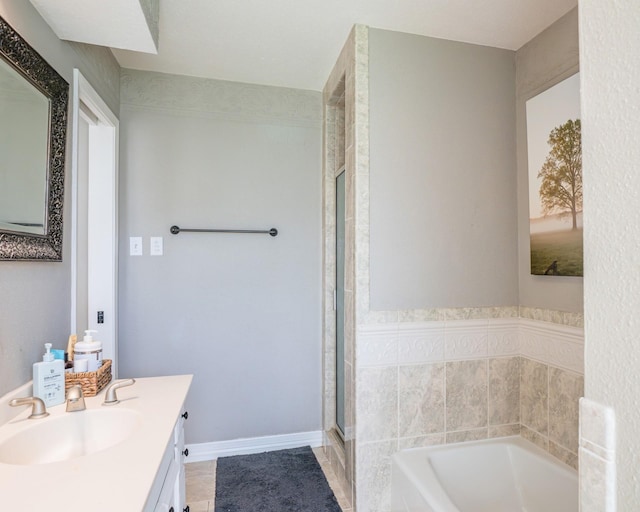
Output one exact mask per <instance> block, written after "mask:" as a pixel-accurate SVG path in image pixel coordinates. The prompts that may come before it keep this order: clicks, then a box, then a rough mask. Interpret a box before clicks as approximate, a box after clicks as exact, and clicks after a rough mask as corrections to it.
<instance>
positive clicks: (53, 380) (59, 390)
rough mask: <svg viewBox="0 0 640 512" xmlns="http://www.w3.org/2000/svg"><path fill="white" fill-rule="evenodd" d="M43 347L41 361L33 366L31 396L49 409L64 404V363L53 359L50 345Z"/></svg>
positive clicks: (46, 344)
mask: <svg viewBox="0 0 640 512" xmlns="http://www.w3.org/2000/svg"><path fill="white" fill-rule="evenodd" d="M44 346H45V348H46V349H47V352H46V353H45V354H44V356H42V361H41V362H39V363H34V365H33V395H34V396H37V397H38V398H41V399H42V400H43V401H44V404H45V405H46V406H47V407H51V406H53V405H59V404H61V403H63V402H64V391H65V390H64V361H63V360H61V359H54V358H53V354H52V353H51V343H45V344H44Z"/></svg>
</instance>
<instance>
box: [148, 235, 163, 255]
mask: <svg viewBox="0 0 640 512" xmlns="http://www.w3.org/2000/svg"><path fill="white" fill-rule="evenodd" d="M149 254H150V255H151V256H162V237H161V236H152V237H150V238H149Z"/></svg>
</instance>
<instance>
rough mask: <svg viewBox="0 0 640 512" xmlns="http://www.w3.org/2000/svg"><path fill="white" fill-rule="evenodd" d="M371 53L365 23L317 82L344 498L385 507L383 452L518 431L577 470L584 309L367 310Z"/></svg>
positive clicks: (334, 458) (328, 371)
mask: <svg viewBox="0 0 640 512" xmlns="http://www.w3.org/2000/svg"><path fill="white" fill-rule="evenodd" d="M368 55H369V50H368V31H367V27H364V26H355V27H354V29H353V31H352V32H351V34H350V36H349V39H348V41H347V42H346V44H345V46H344V48H343V50H342V53H341V55H340V57H339V58H338V61H337V63H336V65H335V67H334V69H333V71H332V73H331V75H330V77H329V80H328V81H327V85H326V87H325V90H324V105H325V120H324V126H325V131H324V137H325V152H324V167H323V169H324V173H323V183H324V185H323V191H324V218H323V223H324V226H323V233H324V262H323V263H324V294H325V295H324V325H323V328H324V347H325V348H324V350H325V352H324V356H325V357H324V375H325V400H324V422H325V423H324V427H325V432H326V438H325V445H326V452H327V455H328V458H329V460H330V462H331V464H332V467H333V468H334V471H335V472H336V474H338V475H339V476H340V477H341V478H342V481H343V484H344V486H345V489H346V494H347V496H348V498H349V502H350V503H351V504H352V505H353V508H354V510H355V509H356V508H357V510H358V512H389V507H390V500H389V497H390V479H391V464H390V456H391V455H392V454H393V453H395V452H396V451H397V450H399V449H404V448H411V447H420V446H428V445H434V444H443V443H451V442H458V441H465V440H473V439H484V438H487V437H499V436H506V435H514V434H516V435H517V434H522V435H523V436H525V437H527V438H528V439H531V440H533V441H534V442H536V443H537V444H539V445H540V446H542V447H544V448H545V449H546V450H548V451H549V452H550V453H552V454H553V455H555V456H556V457H558V458H559V459H561V460H563V461H565V462H567V463H569V464H571V465H574V466H575V465H576V464H577V455H576V454H577V430H578V423H577V417H578V416H577V404H578V398H579V397H580V396H581V395H582V389H583V377H582V372H583V359H582V352H583V320H582V315H580V314H574V313H564V312H558V311H550V310H545V309H538V308H529V307H517V306H516V307H499V308H495V307H487V308H452V309H442V308H438V309H429V310H411V311H370V304H369V279H370V272H369V134H368V130H369V117H368V116H369V112H368V101H369V96H368V94H369V90H368V72H369V71H368ZM341 116H343V118H342V117H341ZM342 119H344V121H343V122H342ZM341 123H342V124H341ZM342 130H344V134H343V135H342V134H341V131H342ZM343 153H344V154H343ZM342 156H344V160H343V162H344V164H345V169H346V173H347V180H346V201H347V204H346V217H347V218H346V265H345V272H346V274H345V331H346V332H345V381H346V389H345V404H346V421H347V429H346V430H347V432H346V440H345V443H344V446H342V445H341V443H339V442H338V441H337V440H336V436H335V435H332V432H331V430H332V428H333V425H334V423H335V416H334V413H333V408H334V407H335V391H334V389H335V331H334V325H335V313H334V311H333V290H334V287H335V273H334V272H335V271H334V267H335V256H334V255H335V216H334V210H335V200H334V197H335V176H336V173H337V171H338V170H339V167H340V165H341V164H340V159H341V157H342Z"/></svg>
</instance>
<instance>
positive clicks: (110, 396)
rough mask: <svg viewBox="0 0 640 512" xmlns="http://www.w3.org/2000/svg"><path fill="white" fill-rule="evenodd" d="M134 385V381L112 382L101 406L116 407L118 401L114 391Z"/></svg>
mask: <svg viewBox="0 0 640 512" xmlns="http://www.w3.org/2000/svg"><path fill="white" fill-rule="evenodd" d="M135 383H136V380H135V379H127V380H121V381H119V382H114V383H113V384H111V386H109V387H108V388H107V392H106V393H105V396H104V402H102V405H116V404H117V403H118V402H120V400H118V395H116V389H119V388H124V387H125V386H132V385H133V384H135Z"/></svg>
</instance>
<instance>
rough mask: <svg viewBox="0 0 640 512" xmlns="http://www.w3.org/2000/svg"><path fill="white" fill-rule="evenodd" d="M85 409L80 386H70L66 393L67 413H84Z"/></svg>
mask: <svg viewBox="0 0 640 512" xmlns="http://www.w3.org/2000/svg"><path fill="white" fill-rule="evenodd" d="M86 408H87V406H86V405H85V404H84V395H83V394H82V386H81V385H80V384H76V385H75V386H71V387H70V388H69V391H67V412H75V411H84V410H85V409H86Z"/></svg>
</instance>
